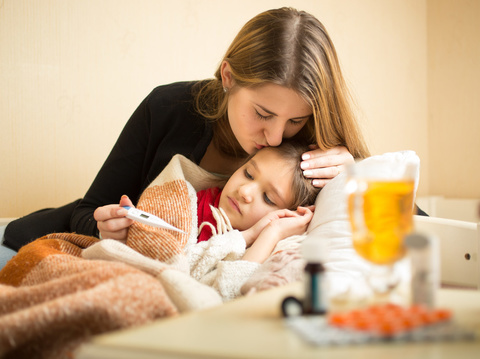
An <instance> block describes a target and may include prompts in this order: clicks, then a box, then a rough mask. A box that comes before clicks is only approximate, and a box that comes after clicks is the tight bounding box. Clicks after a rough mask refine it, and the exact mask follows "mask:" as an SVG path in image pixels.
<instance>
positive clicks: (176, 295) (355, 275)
mask: <svg viewBox="0 0 480 359" xmlns="http://www.w3.org/2000/svg"><path fill="white" fill-rule="evenodd" d="M367 160H368V161H379V162H381V161H414V162H415V163H417V165H418V167H419V159H418V157H417V156H416V154H415V153H414V152H412V151H400V152H394V153H387V154H383V155H380V156H373V157H370V158H369V159H367ZM164 179H165V178H164ZM345 181H346V173H345V172H343V173H341V174H340V175H338V176H337V177H336V178H335V180H333V181H331V182H330V183H329V184H328V185H327V186H326V187H325V188H324V189H323V190H322V191H321V192H320V194H319V195H318V197H317V201H316V209H315V215H314V218H313V220H312V222H311V224H310V226H309V228H308V230H307V233H306V234H305V235H304V236H297V237H296V238H294V239H292V241H291V243H293V244H294V246H292V247H289V248H288V250H287V249H285V250H280V251H275V253H274V255H276V257H275V259H273V260H272V258H273V256H274V255H272V258H270V259H269V260H267V262H266V264H268V265H262V266H261V267H260V268H258V269H257V270H256V271H255V272H254V273H253V275H252V276H251V278H253V279H252V281H250V280H249V281H247V282H246V283H244V284H245V285H244V286H247V289H246V290H244V291H242V293H244V294H246V293H248V294H252V293H255V292H257V291H262V290H267V289H269V288H272V287H274V286H279V285H283V284H286V283H289V282H291V281H295V280H299V279H300V278H299V276H298V275H299V271H298V269H299V268H302V265H304V261H303V260H302V258H299V255H298V253H299V252H298V251H299V250H300V249H301V246H302V245H303V243H307V241H322V242H323V244H324V248H325V253H326V255H325V261H326V262H325V265H326V267H327V270H328V272H329V274H330V278H331V282H332V283H334V284H335V288H332V289H333V290H332V293H335V291H337V292H342V290H344V289H345V288H348V287H349V286H352V284H355V283H357V282H358V279H359V278H360V277H361V276H362V273H364V272H365V271H366V270H368V268H367V266H368V265H367V263H366V262H365V261H363V260H362V259H361V258H359V256H358V255H357V254H356V253H355V251H354V250H353V248H352V245H351V230H350V224H349V222H348V216H347V209H346V194H345V190H344V188H345ZM187 182H188V181H187ZM417 184H418V172H417ZM193 190H196V188H194V189H193ZM144 209H145V210H147V209H146V208H144ZM427 212H428V209H427ZM9 220H10V219H4V220H3V222H0V226H1V225H3V224H5V223H6V222H8V221H9ZM415 228H416V229H417V230H418V231H422V232H425V233H429V234H431V235H434V236H437V237H438V239H439V243H440V249H441V280H442V282H444V283H445V284H447V285H450V286H462V287H470V288H475V289H479V277H480V275H479V273H480V270H479V265H478V259H477V258H478V245H479V242H480V237H479V229H478V223H476V222H468V221H459V220H450V219H442V218H436V217H420V216H415ZM0 234H1V227H0ZM49 240H50V241H51V242H49V243H53V247H55V248H57V245H58V242H59V241H67V242H68V243H67V244H68V246H67V247H68V248H71V247H72V246H71V245H72V243H73V244H74V247H75V248H74V249H73V250H74V252H75V253H80V256H83V257H82V258H83V259H87V261H83V260H81V261H79V260H77V259H75V260H72V258H70V257H65V256H64V254H65V253H58V252H56V253H55V255H57V258H67V259H66V260H65V261H63V259H62V260H60V263H63V264H62V265H63V267H62V266H57V267H55V271H54V272H51V271H49V272H46V273H47V275H45V273H42V272H41V271H42V270H45V266H44V267H42V265H43V264H42V261H38V262H37V263H39V265H38V266H36V267H35V270H40V274H41V275H40V276H37V277H39V278H40V277H41V278H43V279H42V280H44V281H45V283H43V282H41V283H40V285H44V284H47V286H49V289H48V290H46V289H45V288H43V287H41V288H40V287H39V289H38V292H39V293H40V294H41V295H44V293H54V292H55V291H57V290H60V291H61V290H62V288H64V287H65V286H66V285H65V284H61V285H60V286H57V287H56V286H55V285H56V283H52V282H51V281H49V280H48V279H50V278H49V276H50V275H52V273H53V274H54V276H56V277H55V279H56V280H57V281H62V280H63V281H64V283H67V284H68V285H70V284H72V283H74V284H76V283H84V286H83V287H78V288H77V289H74V290H72V291H71V292H69V293H67V294H68V295H67V296H59V297H56V298H54V302H55V303H53V304H52V301H49V302H48V303H44V302H42V301H41V300H40V301H39V302H38V303H36V305H35V309H40V312H37V313H33V314H34V315H35V317H28V314H30V313H29V311H30V310H31V309H32V307H31V305H28V304H26V305H24V307H22V309H21V310H20V312H21V313H20V312H19V311H18V310H17V309H15V310H10V309H8V305H13V307H15V305H17V304H18V303H20V301H19V300H16V301H15V300H12V299H11V298H9V299H8V300H9V302H8V301H7V302H8V303H9V304H8V305H6V304H5V303H4V302H0V308H2V306H3V309H4V311H3V312H2V313H0V328H3V329H0V334H1V335H0V338H3V339H0V340H3V341H4V342H2V343H0V348H2V344H3V348H7V349H3V350H5V351H6V352H8V353H14V352H15V353H16V354H19V353H22V354H24V355H25V356H28V355H29V354H31V351H32V350H37V351H38V350H40V351H43V352H48V353H49V354H52V353H54V352H55V353H56V352H61V353H63V354H64V355H65V354H68V352H69V351H70V350H72V349H73V348H75V347H76V346H78V345H79V344H81V343H82V342H83V341H85V340H87V339H88V338H89V337H90V336H91V335H94V334H99V333H101V332H105V331H110V330H114V329H121V328H126V327H130V326H134V325H141V324H144V323H146V322H149V321H152V320H157V319H160V318H163V317H165V316H172V315H179V314H180V313H183V312H186V311H190V310H201V309H205V308H208V307H211V306H213V305H220V304H221V303H222V301H221V299H220V300H219V298H218V295H217V296H216V294H215V293H214V291H210V290H209V289H206V288H204V286H200V285H198V283H196V281H195V280H191V278H189V276H188V275H187V276H185V274H179V272H178V271H175V270H165V266H164V265H159V261H155V260H152V259H151V258H149V255H148V251H145V252H144V253H143V254H141V253H139V252H136V251H133V250H131V248H128V250H127V249H126V248H124V247H121V246H120V247H119V246H118V245H117V244H115V243H113V244H112V243H110V242H105V241H102V243H98V242H97V241H96V240H93V239H90V238H79V237H76V236H73V237H72V236H68V235H67V236H66V235H57V236H53V237H51V238H49ZM282 242H283V241H282ZM287 242H288V241H287ZM61 243H63V242H61ZM103 243H106V245H105V246H104V247H103V248H102V247H101V245H103ZM109 243H110V244H109ZM288 243H290V242H288ZM157 244H159V243H157ZM109 245H110V247H108V246H109ZM159 245H160V246H162V245H161V244H159ZM99 246H100V247H99ZM51 247H52V246H51ZM91 248H96V249H99V251H98V253H97V252H94V251H91V250H90V249H91ZM137 249H139V250H140V252H142V248H141V246H140V247H137ZM85 250H88V251H89V252H88V254H85V253H86V251H85ZM289 251H292V252H289ZM34 252H35V251H34ZM279 253H280V254H282V255H283V254H285V253H287V254H288V255H285V256H283V257H282V256H281V255H279ZM13 254H15V252H13V251H11V250H9V249H8V248H6V247H3V246H2V247H1V249H0V258H4V260H7V259H9V258H10V257H11V256H12V255H13ZM58 255H60V256H58ZM105 255H106V257H105ZM62 256H63V257H62ZM15 258H17V257H15ZM27 258H29V257H27ZM48 258H51V256H48ZM180 258H181V256H180ZM285 258H287V259H288V258H289V259H288V260H285ZM157 259H158V258H157ZM88 260H100V261H101V262H95V266H92V265H91V263H90V262H88ZM106 261H108V264H106ZM17 262H18V261H17ZM0 265H2V263H1V262H0ZM8 265H10V262H9V264H8ZM77 265H81V266H80V267H78V268H80V269H78V270H77V272H75V273H74V272H72V271H75V268H76V266H77ZM85 266H86V267H85ZM72 268H73V269H72ZM99 268H100V269H99ZM21 270H22V268H20V271H21ZM87 270H92V271H93V272H92V273H93V274H94V275H91V276H90V277H88V276H87V277H85V276H82V275H83V274H84V272H85V271H87ZM69 271H70V272H72V273H69ZM109 271H110V272H111V276H110V277H108V275H109V274H108V273H107V272H109ZM116 271H117V272H116ZM2 272H3V271H2ZM2 272H0V274H1V273H2ZM64 273H69V274H75V275H77V277H75V278H76V279H75V280H71V279H69V278H64V277H62V276H63V274H64ZM291 273H295V275H291ZM300 274H301V273H300ZM21 275H22V276H24V275H25V273H21ZM29 275H30V273H26V277H28V276H29ZM289 275H290V276H289ZM99 276H103V277H105V276H106V277H107V278H106V280H103V279H102V280H100V281H98V282H95V283H94V282H92V281H91V279H92V278H97V277H99ZM31 277H32V276H31V275H30V277H29V278H31ZM22 278H25V277H22ZM45 278H47V279H46V280H45ZM152 278H153V279H152ZM123 279H125V280H124V281H123V282H122V280H123ZM157 282H159V283H157ZM32 283H33V284H36V283H37V282H32ZM92 283H93V284H92ZM112 283H114V287H109V285H111V284H112ZM142 283H144V285H143V286H142V285H141V284H142ZM159 284H160V285H159ZM145 286H148V287H147V288H145ZM59 288H60V289H59ZM132 288H137V291H138V292H135V291H134V290H132ZM242 288H243V287H242ZM0 289H1V290H3V293H2V296H0V301H1V300H3V299H4V298H5V297H8V295H9V294H10V293H12V294H15V295H17V296H18V297H19V298H21V299H25V298H27V299H28V298H29V297H30V294H29V293H33V292H32V290H35V287H34V286H33V287H32V286H31V287H27V288H25V290H26V292H25V293H20V294H19V293H16V291H15V290H14V289H13V288H10V287H8V286H2V287H1V288H0ZM20 289H22V287H20ZM95 290H96V291H97V292H96V294H95V293H94V291H95ZM28 291H30V292H28ZM129 291H130V292H131V293H129ZM0 292H1V291H0ZM92 293H94V294H95V295H93V294H92ZM197 294H199V295H197ZM200 294H201V295H200ZM77 295H82V296H81V298H80V300H73V301H72V298H73V299H78V298H75V296H77ZM129 295H130V296H129ZM22 296H23V297H22ZM2 297H4V298H2ZM120 297H121V298H120ZM198 298H203V299H201V300H199V299H198ZM29 300H30V299H29ZM63 301H67V302H68V303H69V304H70V307H68V306H67V307H66V306H65V305H64V302H63ZM85 303H89V305H90V307H91V308H93V309H91V311H90V312H88V313H85V315H82V310H85ZM145 303H147V304H146V305H145ZM112 304H115V305H112ZM96 305H98V307H95V306H96ZM13 307H12V308H13ZM5 308H7V309H5ZM59 308H60V309H59ZM61 308H67V309H63V310H61ZM47 309H48V310H47ZM54 309H55V311H54ZM45 310H47V312H48V311H49V313H50V314H49V315H48V316H47V315H45ZM125 310H127V311H128V314H129V315H130V317H128V318H124V317H123V316H124V314H125V313H124V311H125ZM143 312H145V316H144V317H142V318H139V317H138V314H139V313H142V314H143ZM51 313H56V314H55V315H56V316H55V315H53V316H52V314H51ZM78 313H80V314H78ZM119 313H120V314H119ZM72 314H74V316H73V317H72ZM100 314H101V315H100ZM15 315H20V316H22V318H23V319H24V321H25V325H24V326H23V327H25V328H21V329H22V330H23V331H22V330H20V331H18V328H19V326H18V318H15ZM37 315H40V316H41V319H42V320H37V317H36V316H37ZM149 315H150V316H149ZM32 318H35V320H32ZM98 318H101V321H100V322H101V324H102V325H100V327H99V328H100V329H98V328H97V327H91V325H92V323H93V324H95V320H97V319H98ZM94 319H95V320H94ZM52 320H53V322H52ZM72 321H74V322H75V323H76V325H75V326H74V327H75V328H77V329H78V328H80V330H79V331H78V332H74V333H73V334H72V335H71V336H70V337H69V336H65V337H63V339H64V340H63V341H60V340H58V335H59V334H65V333H66V330H67V329H68V330H70V329H69V328H72ZM33 322H34V323H36V325H35V326H32V327H31V328H30V326H29V325H28V323H33ZM59 323H64V325H65V323H66V325H67V326H66V327H65V326H63V327H62V326H55V328H56V329H57V330H56V331H55V330H52V329H51V328H52V325H58V324H59ZM105 323H107V324H109V325H104V324H105ZM6 324H8V325H6ZM9 325H11V326H9ZM89 325H90V327H89ZM12 326H13V327H12ZM85 328H87V330H83V329H85ZM2 330H3V332H2ZM58 330H60V332H58ZM62 331H63V332H62ZM27 334H28V335H27ZM12 343H13V344H12ZM29 351H30V352H29ZM2 354H3V352H1V350H0V356H1V355H2Z"/></svg>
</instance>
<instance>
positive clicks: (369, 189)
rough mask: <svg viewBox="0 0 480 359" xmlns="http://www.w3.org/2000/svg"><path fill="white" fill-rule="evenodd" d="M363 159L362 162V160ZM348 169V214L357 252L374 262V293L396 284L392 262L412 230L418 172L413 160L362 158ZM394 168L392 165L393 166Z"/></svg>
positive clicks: (402, 248)
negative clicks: (406, 161) (407, 161)
mask: <svg viewBox="0 0 480 359" xmlns="http://www.w3.org/2000/svg"><path fill="white" fill-rule="evenodd" d="M362 162H363V163H362ZM362 162H359V163H356V164H354V165H351V166H350V167H349V168H348V170H347V175H348V180H347V187H346V188H347V196H348V197H347V201H348V215H349V220H350V224H351V228H352V242H353V247H354V249H355V251H356V252H357V253H358V254H359V255H360V256H361V257H362V258H364V259H366V260H367V261H369V262H370V263H372V264H373V265H374V266H373V269H372V272H371V274H370V276H371V277H374V278H375V280H374V281H373V280H370V279H369V278H367V279H369V283H370V284H371V283H373V282H375V283H376V288H372V289H374V291H375V292H388V291H390V290H391V289H393V288H394V287H395V286H396V280H395V278H393V265H394V264H395V263H396V262H397V261H398V260H400V259H402V258H403V256H404V255H405V246H404V238H405V236H406V235H407V234H409V233H410V232H411V231H412V227H413V208H414V194H415V171H416V169H417V167H416V166H415V165H413V164H411V163H403V164H398V163H388V162H386V163H378V162H375V161H368V159H367V160H365V161H362ZM390 167H391V168H390Z"/></svg>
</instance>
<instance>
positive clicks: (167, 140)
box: [70, 83, 212, 236]
mask: <svg viewBox="0 0 480 359" xmlns="http://www.w3.org/2000/svg"><path fill="white" fill-rule="evenodd" d="M211 136H212V134H211V129H210V127H209V126H207V125H206V121H205V120H204V119H203V118H201V117H199V116H198V115H197V114H196V113H195V111H194V110H193V98H192V94H191V83H176V84H171V85H166V86H160V87H158V88H156V89H154V90H153V91H152V92H151V93H150V94H149V96H147V98H145V100H144V101H143V102H142V103H141V104H140V105H139V106H138V108H137V109H136V111H135V112H134V113H133V115H132V116H131V118H130V119H129V121H128V122H127V124H126V125H125V127H124V129H123V130H122V132H121V134H120V136H119V138H118V140H117V142H116V144H115V146H114V147H113V149H112V151H111V152H110V154H109V156H108V158H107V159H106V161H105V163H104V164H103V166H102V168H101V169H100V171H99V172H98V174H97V176H96V178H95V180H94V181H93V183H92V185H91V186H90V188H89V190H88V191H87V193H86V195H85V197H84V198H83V200H82V201H81V202H80V203H79V204H78V205H77V207H76V208H75V210H74V212H73V214H72V217H71V220H70V227H71V231H73V232H77V233H81V234H87V235H93V236H98V230H97V224H96V221H95V220H94V218H93V212H94V211H95V209H96V208H98V207H100V206H104V205H107V204H113V203H118V202H119V200H120V197H121V196H122V195H124V194H126V195H127V196H129V197H130V199H131V200H132V201H133V202H134V204H136V202H137V201H138V199H139V197H140V195H141V193H142V192H143V190H144V189H145V188H146V187H147V186H148V184H149V183H150V182H151V181H153V180H154V179H155V178H156V177H157V175H158V174H159V173H160V172H161V171H162V170H163V168H164V167H165V166H166V165H167V164H168V162H169V161H170V159H171V158H172V156H173V155H175V154H177V153H180V154H183V155H184V156H186V157H187V158H190V159H192V160H194V161H195V162H196V163H199V161H200V160H201V158H202V157H203V155H204V153H205V150H206V147H207V146H208V144H209V142H210V140H211Z"/></svg>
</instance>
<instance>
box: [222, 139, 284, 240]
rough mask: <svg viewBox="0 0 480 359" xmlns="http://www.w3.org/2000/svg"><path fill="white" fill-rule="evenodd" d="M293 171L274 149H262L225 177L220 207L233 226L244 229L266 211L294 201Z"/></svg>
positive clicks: (255, 221)
mask: <svg viewBox="0 0 480 359" xmlns="http://www.w3.org/2000/svg"><path fill="white" fill-rule="evenodd" d="M292 181H293V173H292V168H291V165H286V163H285V160H283V159H282V158H281V157H280V156H279V155H278V154H277V153H276V152H275V151H274V150H272V149H269V148H265V149H263V150H262V151H260V152H258V153H257V154H256V155H255V156H254V157H253V158H251V159H250V161H248V162H247V163H246V164H245V165H243V166H242V167H240V168H239V169H238V170H237V171H236V172H235V173H234V174H233V175H232V176H231V177H230V179H229V180H228V182H227V184H226V185H225V187H224V189H223V191H222V194H221V196H220V204H219V207H221V208H222V209H223V210H224V211H225V212H226V214H227V216H228V218H229V219H230V222H231V224H232V226H233V228H235V229H238V230H240V231H243V230H246V229H248V228H250V227H252V226H253V225H254V224H255V223H257V222H258V221H259V220H260V219H261V218H263V217H264V216H265V215H266V214H268V213H270V212H272V211H275V210H277V209H282V208H288V207H289V206H290V205H291V203H293V194H292Z"/></svg>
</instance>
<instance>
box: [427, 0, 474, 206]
mask: <svg viewBox="0 0 480 359" xmlns="http://www.w3.org/2000/svg"><path fill="white" fill-rule="evenodd" d="M428 15H429V17H428V39H429V41H428V72H427V75H428V103H429V116H428V128H429V131H430V132H429V139H430V143H429V164H428V170H429V172H430V175H431V180H430V192H431V194H442V195H445V196H447V197H463V198H469V197H470V198H480V85H479V84H480V21H479V19H480V1H477V0H462V1H454V0H429V2H428Z"/></svg>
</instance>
